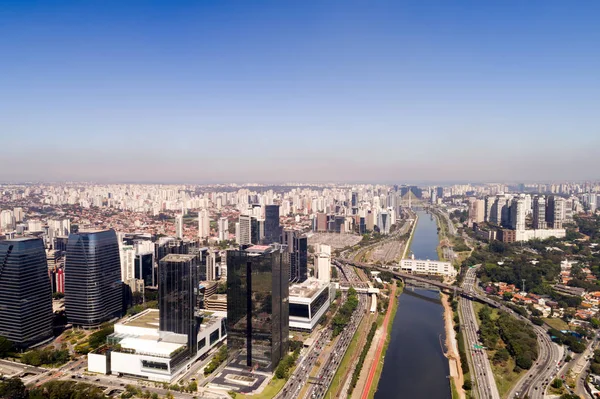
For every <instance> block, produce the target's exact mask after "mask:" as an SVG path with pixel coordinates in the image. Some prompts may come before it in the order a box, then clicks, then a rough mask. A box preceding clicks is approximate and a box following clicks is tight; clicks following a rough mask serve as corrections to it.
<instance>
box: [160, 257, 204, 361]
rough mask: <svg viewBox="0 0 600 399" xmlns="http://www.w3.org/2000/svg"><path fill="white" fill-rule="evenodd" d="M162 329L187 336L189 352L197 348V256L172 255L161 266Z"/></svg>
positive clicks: (162, 261) (161, 261) (164, 259)
mask: <svg viewBox="0 0 600 399" xmlns="http://www.w3.org/2000/svg"><path fill="white" fill-rule="evenodd" d="M158 276H159V277H158V297H159V308H160V318H159V330H160V331H165V332H172V333H175V334H182V335H186V336H187V345H188V349H189V351H190V354H191V355H193V354H194V353H196V351H197V346H198V345H197V344H198V343H197V337H198V323H197V321H196V316H195V310H196V300H197V298H196V295H197V291H196V290H197V288H198V257H197V256H196V255H185V254H183V255H182V254H169V255H167V256H165V257H164V258H162V259H161V260H160V263H159V266H158Z"/></svg>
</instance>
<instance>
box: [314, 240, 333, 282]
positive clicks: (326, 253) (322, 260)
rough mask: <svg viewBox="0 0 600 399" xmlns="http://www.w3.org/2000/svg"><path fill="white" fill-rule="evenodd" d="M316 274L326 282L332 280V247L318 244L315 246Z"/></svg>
mask: <svg viewBox="0 0 600 399" xmlns="http://www.w3.org/2000/svg"><path fill="white" fill-rule="evenodd" d="M315 274H316V277H317V279H319V280H321V281H324V282H326V283H328V282H330V281H331V247H330V246H329V245H323V244H321V245H317V247H316V248H315Z"/></svg>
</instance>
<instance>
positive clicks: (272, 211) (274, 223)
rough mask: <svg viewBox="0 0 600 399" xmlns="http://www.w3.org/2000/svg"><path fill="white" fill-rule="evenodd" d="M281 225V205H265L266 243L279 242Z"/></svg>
mask: <svg viewBox="0 0 600 399" xmlns="http://www.w3.org/2000/svg"><path fill="white" fill-rule="evenodd" d="M280 236H281V227H280V225H279V205H266V206H265V238H264V240H263V242H264V244H266V245H269V244H272V243H274V242H279V239H280Z"/></svg>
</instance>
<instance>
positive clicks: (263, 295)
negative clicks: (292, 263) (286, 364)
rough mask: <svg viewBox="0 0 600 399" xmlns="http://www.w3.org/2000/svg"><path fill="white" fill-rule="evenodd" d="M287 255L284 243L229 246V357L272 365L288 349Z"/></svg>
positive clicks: (244, 364) (238, 361) (244, 362)
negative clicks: (242, 246) (240, 249)
mask: <svg viewBox="0 0 600 399" xmlns="http://www.w3.org/2000/svg"><path fill="white" fill-rule="evenodd" d="M288 262H289V257H288V256H287V254H286V253H285V252H284V251H283V250H282V248H281V246H279V245H273V246H258V245H256V246H254V247H250V248H248V249H246V250H242V251H227V331H228V338H227V346H228V348H229V349H230V351H231V352H232V353H231V357H232V359H231V362H234V363H236V364H239V365H240V366H242V367H254V366H258V367H261V368H263V369H266V370H271V371H272V370H274V369H275V368H276V367H277V364H278V363H279V361H280V360H281V359H282V358H283V357H284V356H285V355H286V354H287V351H288V336H289V288H288V276H289V263H288Z"/></svg>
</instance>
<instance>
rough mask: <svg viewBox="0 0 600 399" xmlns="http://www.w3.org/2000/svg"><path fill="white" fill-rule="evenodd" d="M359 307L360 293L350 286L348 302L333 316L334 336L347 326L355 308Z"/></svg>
mask: <svg viewBox="0 0 600 399" xmlns="http://www.w3.org/2000/svg"><path fill="white" fill-rule="evenodd" d="M357 307H358V295H357V293H356V290H355V289H354V287H350V289H349V290H348V298H347V299H346V302H344V304H343V305H342V307H340V309H339V310H338V312H337V313H336V315H335V316H334V317H333V320H332V325H333V336H334V337H337V336H338V335H339V334H340V333H341V332H342V331H343V330H344V328H346V326H347V325H348V323H349V322H350V317H351V316H352V313H353V312H354V310H355V309H356V308H357Z"/></svg>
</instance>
